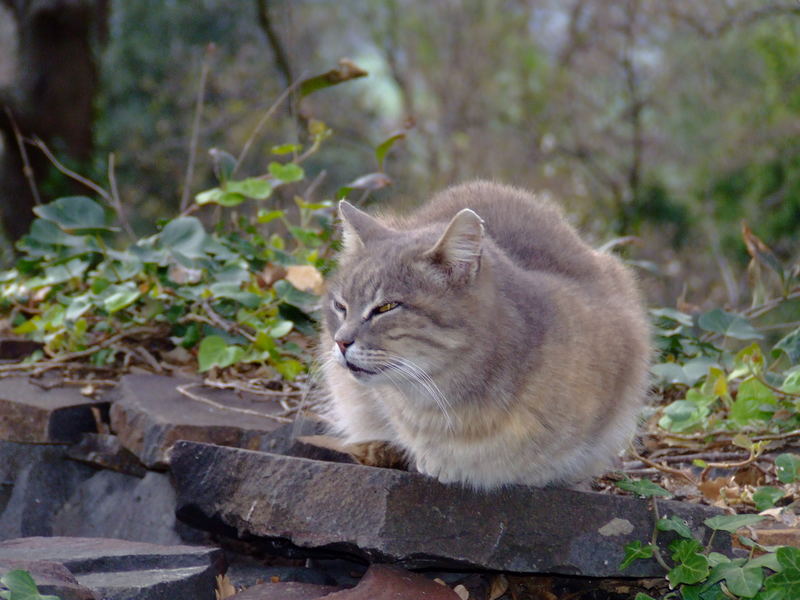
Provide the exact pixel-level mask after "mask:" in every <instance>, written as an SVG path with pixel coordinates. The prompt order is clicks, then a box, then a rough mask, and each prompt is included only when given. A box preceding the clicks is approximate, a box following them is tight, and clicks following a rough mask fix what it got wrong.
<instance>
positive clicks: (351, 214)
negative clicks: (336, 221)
mask: <svg viewBox="0 0 800 600" xmlns="http://www.w3.org/2000/svg"><path fill="white" fill-rule="evenodd" d="M339 218H341V220H342V238H343V241H344V251H345V252H353V251H355V250H360V249H361V248H363V247H364V245H365V244H367V243H368V242H369V240H370V239H372V238H379V237H384V236H385V235H386V234H387V233H388V232H387V230H386V228H385V227H384V226H383V225H381V224H380V223H379V222H378V221H377V220H376V219H375V218H373V217H370V216H369V215H368V214H367V213H365V212H364V211H363V210H358V209H357V208H356V207H355V206H353V205H352V204H350V203H349V202H348V201H347V200H340V201H339Z"/></svg>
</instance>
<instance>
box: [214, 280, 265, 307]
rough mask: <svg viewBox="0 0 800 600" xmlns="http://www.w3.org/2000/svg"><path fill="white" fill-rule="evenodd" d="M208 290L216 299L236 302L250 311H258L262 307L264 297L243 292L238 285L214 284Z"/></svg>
mask: <svg viewBox="0 0 800 600" xmlns="http://www.w3.org/2000/svg"><path fill="white" fill-rule="evenodd" d="M208 289H209V290H210V291H211V293H212V295H213V296H214V297H215V298H229V299H231V300H236V301H237V302H239V303H240V304H242V305H243V306H246V307H247V308H250V309H256V308H258V307H259V306H261V301H262V297H261V296H259V295H258V294H254V293H252V292H246V291H243V290H242V289H241V286H240V285H239V284H238V283H227V282H220V283H214V284H211V285H210V286H209V288H208Z"/></svg>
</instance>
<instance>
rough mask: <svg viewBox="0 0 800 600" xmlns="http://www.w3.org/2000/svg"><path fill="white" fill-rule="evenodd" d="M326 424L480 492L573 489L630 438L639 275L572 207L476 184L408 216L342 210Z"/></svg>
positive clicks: (328, 337)
mask: <svg viewBox="0 0 800 600" xmlns="http://www.w3.org/2000/svg"><path fill="white" fill-rule="evenodd" d="M339 216H340V218H341V222H342V232H343V248H342V252H341V254H340V258H339V267H338V269H337V270H336V271H335V273H334V275H333V276H332V277H331V278H330V279H329V281H328V282H327V291H326V295H325V296H324V298H323V306H322V310H323V311H324V319H323V326H322V332H321V350H322V352H323V365H322V371H323V377H324V380H325V383H326V388H327V396H328V400H327V409H326V415H325V416H326V418H327V419H328V420H329V421H330V423H331V425H332V428H333V430H334V432H335V433H336V434H338V435H340V436H342V437H343V438H344V440H345V442H348V443H354V444H356V443H363V442H367V441H383V442H388V443H390V444H392V445H395V446H397V447H398V448H399V449H400V450H401V451H402V452H404V453H405V455H406V456H407V457H408V460H409V463H410V464H411V465H413V466H415V467H416V469H417V470H418V471H419V472H421V473H424V474H427V475H430V476H431V477H435V478H437V479H438V480H439V481H441V482H445V483H449V482H458V483H460V484H463V485H465V486H468V487H471V488H474V489H491V488H496V487H500V486H505V485H509V484H527V485H533V486H546V485H555V484H572V483H578V482H581V481H585V480H586V479H588V478H590V477H592V476H594V475H597V474H599V473H601V472H603V470H604V469H606V468H607V467H609V466H610V463H611V461H612V459H613V457H614V455H615V454H617V453H618V452H619V450H620V449H621V448H622V447H623V446H624V445H625V444H626V443H628V442H629V441H630V438H631V437H632V435H633V432H634V430H635V427H636V423H637V415H638V412H639V409H640V407H641V403H642V400H643V398H644V396H645V390H646V384H647V373H648V364H649V358H650V340H649V331H648V326H647V319H646V315H645V310H644V308H643V301H642V298H641V296H640V292H639V291H638V289H637V285H636V282H635V280H634V277H633V276H632V274H631V273H630V272H629V270H628V268H627V267H625V266H624V265H623V264H622V263H621V262H620V261H619V260H618V259H617V258H615V257H614V256H612V255H610V254H606V253H603V252H599V251H596V250H594V249H592V248H591V247H590V246H589V245H587V244H586V243H585V242H584V241H582V240H581V239H580V237H579V236H578V234H577V233H576V231H575V229H574V228H573V227H572V226H571V225H569V224H568V222H567V221H566V219H565V218H564V216H563V214H562V212H561V210H560V208H559V207H558V206H557V205H555V204H554V203H551V202H549V201H546V200H545V199H543V198H541V197H538V196H535V195H533V194H530V193H528V192H526V191H523V190H519V189H516V188H512V187H508V186H505V185H501V184H497V183H492V182H487V181H476V182H472V183H467V184H461V185H458V186H455V187H451V188H448V189H446V190H445V191H443V192H440V193H439V194H437V195H435V196H434V197H433V198H432V199H431V200H430V201H429V202H428V203H427V204H426V205H425V206H424V207H422V208H421V209H419V210H418V211H417V212H414V213H412V214H411V215H410V216H408V217H405V218H403V217H398V216H384V217H380V218H377V217H372V216H370V215H368V214H367V213H365V212H363V211H361V210H359V209H357V208H355V207H354V206H352V205H351V204H349V203H348V202H346V201H342V202H340V204H339Z"/></svg>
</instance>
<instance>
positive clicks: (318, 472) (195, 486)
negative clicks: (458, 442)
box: [172, 442, 730, 577]
mask: <svg viewBox="0 0 800 600" xmlns="http://www.w3.org/2000/svg"><path fill="white" fill-rule="evenodd" d="M172 468H173V475H174V478H175V483H176V488H177V490H178V516H179V518H181V519H184V520H187V521H188V522H189V523H191V524H193V525H194V526H195V527H199V528H209V529H210V528H219V529H220V530H224V531H227V532H231V531H236V532H238V533H239V535H242V536H247V537H248V538H249V539H252V538H260V539H262V540H264V541H265V543H272V544H274V545H278V544H284V545H286V544H288V542H291V544H292V547H293V548H295V549H306V551H316V552H320V551H328V552H334V551H336V552H341V553H345V554H349V555H352V556H356V557H361V558H362V559H366V560H368V561H370V562H396V563H398V564H400V565H403V566H406V567H409V568H441V569H453V568H456V569H458V568H481V569H491V570H497V571H505V572H531V573H563V574H568V575H586V576H603V577H606V576H615V575H616V576H619V575H621V574H620V572H619V568H618V567H619V563H620V562H621V560H622V557H623V546H624V545H625V544H627V543H628V542H631V541H634V540H641V541H646V540H648V539H650V536H651V534H652V531H653V524H654V517H653V512H652V509H651V505H650V503H649V502H648V501H645V500H640V499H637V498H633V497H630V496H615V495H609V494H598V493H592V492H579V491H575V490H564V489H555V488H545V489H540V488H530V487H525V486H510V487H508V488H504V489H501V490H496V491H492V492H476V491H472V490H469V489H465V488H463V487H461V486H458V485H445V484H441V483H439V482H437V481H435V480H432V479H430V478H428V477H425V476H424V475H420V474H418V473H408V472H403V471H397V470H392V469H380V468H374V467H365V466H361V465H350V464H339V463H323V462H320V461H314V460H306V459H300V458H293V457H287V456H278V455H273V454H267V453H263V452H252V451H247V450H240V449H232V448H223V447H219V446H211V445H208V444H198V443H192V442H180V443H178V444H177V445H176V446H175V448H174V449H173V454H172ZM659 508H660V511H661V514H662V515H677V516H678V517H679V518H681V519H684V520H685V521H686V522H687V523H688V525H689V527H690V528H691V529H692V530H693V531H694V532H695V534H696V535H698V537H699V538H700V539H702V538H704V537H705V538H707V537H708V534H709V532H708V531H707V530H706V529H705V527H703V525H702V522H703V520H704V519H706V518H708V517H709V516H712V515H716V514H719V511H717V510H714V509H709V508H706V507H702V506H697V505H689V504H684V503H680V502H672V501H659ZM668 537H669V536H666V535H665V536H662V541H664V542H666V541H668ZM715 542H716V543H717V544H718V545H717V546H716V549H717V550H719V551H723V552H724V551H726V550H729V549H730V538H729V537H727V536H717V538H715ZM662 574H663V570H662V569H661V567H660V566H659V565H658V564H657V563H656V562H655V561H652V560H650V561H638V562H636V563H634V564H633V565H632V566H631V567H629V568H628V569H626V571H625V573H624V574H622V575H624V576H627V577H642V576H658V575H662Z"/></svg>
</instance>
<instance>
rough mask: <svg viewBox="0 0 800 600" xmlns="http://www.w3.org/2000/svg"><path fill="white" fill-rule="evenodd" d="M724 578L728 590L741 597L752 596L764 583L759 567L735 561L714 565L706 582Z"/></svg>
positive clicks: (762, 573)
mask: <svg viewBox="0 0 800 600" xmlns="http://www.w3.org/2000/svg"><path fill="white" fill-rule="evenodd" d="M723 579H724V580H725V585H726V586H727V588H728V590H729V591H730V592H732V593H733V594H736V595H737V596H740V597H741V598H752V597H754V596H755V595H756V594H757V593H758V591H759V590H760V589H761V586H762V584H763V583H764V571H763V570H762V569H761V567H758V566H755V567H754V566H752V565H749V566H748V565H747V564H745V565H739V564H736V563H735V562H729V563H722V564H719V565H717V566H716V567H714V569H713V570H712V571H711V573H710V574H709V576H708V584H712V583H716V582H718V581H722V580H723Z"/></svg>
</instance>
